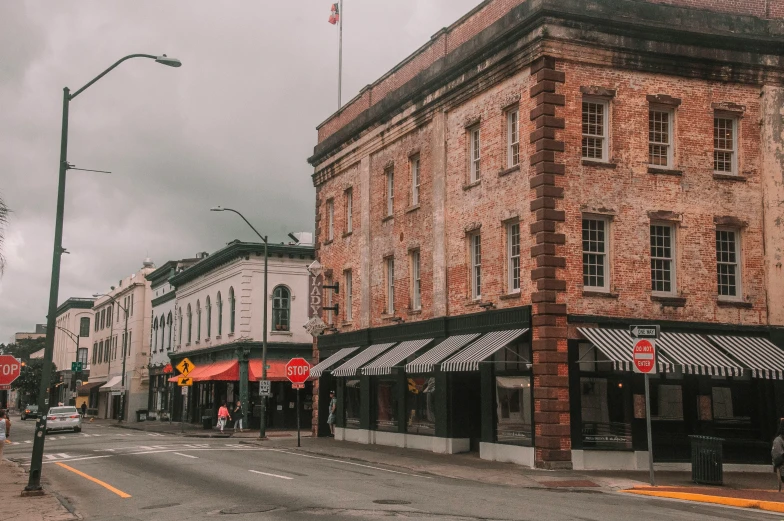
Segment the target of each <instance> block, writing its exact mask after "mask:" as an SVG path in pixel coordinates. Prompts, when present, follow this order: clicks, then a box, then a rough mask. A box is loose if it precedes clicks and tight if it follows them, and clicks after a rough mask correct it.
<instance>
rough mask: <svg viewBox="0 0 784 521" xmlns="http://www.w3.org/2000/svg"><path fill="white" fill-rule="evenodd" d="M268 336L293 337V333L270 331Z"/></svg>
mask: <svg viewBox="0 0 784 521" xmlns="http://www.w3.org/2000/svg"><path fill="white" fill-rule="evenodd" d="M270 335H272V336H293V335H294V333H292V332H291V331H270Z"/></svg>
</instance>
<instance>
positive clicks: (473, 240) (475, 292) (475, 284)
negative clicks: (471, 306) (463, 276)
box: [468, 233, 482, 300]
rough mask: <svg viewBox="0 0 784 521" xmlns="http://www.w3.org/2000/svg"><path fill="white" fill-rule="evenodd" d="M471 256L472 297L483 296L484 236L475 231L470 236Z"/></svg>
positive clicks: (478, 297)
mask: <svg viewBox="0 0 784 521" xmlns="http://www.w3.org/2000/svg"><path fill="white" fill-rule="evenodd" d="M468 245H469V249H470V251H469V256H470V258H471V298H472V299H474V300H480V299H481V298H482V236H481V235H480V234H479V233H475V234H473V235H471V236H469V238H468Z"/></svg>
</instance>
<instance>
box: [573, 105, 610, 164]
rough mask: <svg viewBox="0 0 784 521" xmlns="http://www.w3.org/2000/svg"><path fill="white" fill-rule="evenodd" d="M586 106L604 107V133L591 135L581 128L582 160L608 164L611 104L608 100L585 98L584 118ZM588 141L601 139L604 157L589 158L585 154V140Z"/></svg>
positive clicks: (582, 107)
mask: <svg viewBox="0 0 784 521" xmlns="http://www.w3.org/2000/svg"><path fill="white" fill-rule="evenodd" d="M586 104H593V105H600V106H602V107H603V111H602V116H603V117H602V133H601V134H595V133H589V132H586V131H585V128H582V127H581V132H582V142H581V147H580V151H581V155H582V158H583V159H585V160H588V161H601V162H604V163H606V162H608V161H609V157H610V134H609V130H610V102H609V101H608V100H606V99H601V98H583V100H582V104H581V111H580V114H582V116H583V117H585V112H586V107H585V105H586ZM586 139H600V140H601V141H602V146H601V150H602V157H600V158H599V157H589V156H587V155H586V154H585V146H586V145H585V140H586Z"/></svg>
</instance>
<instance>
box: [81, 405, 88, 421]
mask: <svg viewBox="0 0 784 521" xmlns="http://www.w3.org/2000/svg"><path fill="white" fill-rule="evenodd" d="M86 416H87V402H82V418H85V417H86Z"/></svg>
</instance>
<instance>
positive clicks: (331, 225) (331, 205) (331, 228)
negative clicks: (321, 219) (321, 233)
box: [327, 199, 335, 241]
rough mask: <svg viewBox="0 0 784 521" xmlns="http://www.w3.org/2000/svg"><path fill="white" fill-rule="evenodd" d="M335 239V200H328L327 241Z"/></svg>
mask: <svg viewBox="0 0 784 521" xmlns="http://www.w3.org/2000/svg"><path fill="white" fill-rule="evenodd" d="M334 239H335V200H334V199H328V200H327V240H328V241H331V240H334Z"/></svg>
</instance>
